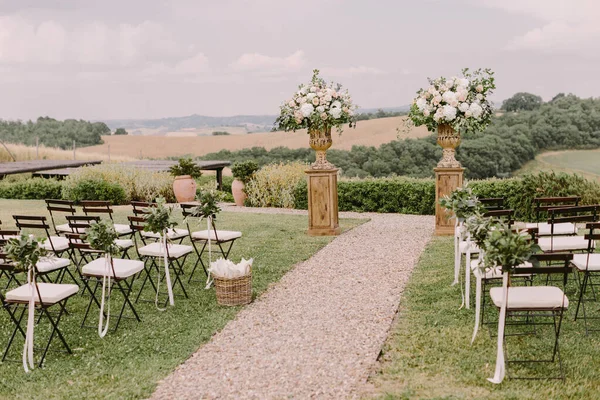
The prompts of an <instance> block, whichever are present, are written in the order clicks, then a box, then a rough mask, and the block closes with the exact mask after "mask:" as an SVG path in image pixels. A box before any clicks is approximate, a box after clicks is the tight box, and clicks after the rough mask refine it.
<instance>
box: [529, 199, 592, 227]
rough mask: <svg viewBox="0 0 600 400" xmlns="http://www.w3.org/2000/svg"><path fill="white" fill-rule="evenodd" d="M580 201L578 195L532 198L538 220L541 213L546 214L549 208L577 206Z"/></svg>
mask: <svg viewBox="0 0 600 400" xmlns="http://www.w3.org/2000/svg"><path fill="white" fill-rule="evenodd" d="M580 201H581V197H579V196H565V197H536V198H534V199H533V205H534V207H535V218H536V221H540V219H541V218H542V215H543V214H547V212H548V210H550V209H551V208H565V207H577V206H578V205H579V202H580Z"/></svg>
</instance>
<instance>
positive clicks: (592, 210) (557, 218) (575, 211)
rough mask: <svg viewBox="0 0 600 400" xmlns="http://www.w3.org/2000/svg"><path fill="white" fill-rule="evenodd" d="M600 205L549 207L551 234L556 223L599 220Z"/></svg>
mask: <svg viewBox="0 0 600 400" xmlns="http://www.w3.org/2000/svg"><path fill="white" fill-rule="evenodd" d="M599 207H600V205H598V204H594V205H589V206H568V207H554V208H549V209H548V223H549V224H550V225H551V234H553V233H554V225H555V224H561V223H568V222H570V223H573V224H576V223H578V222H580V223H587V222H597V221H598V208H599Z"/></svg>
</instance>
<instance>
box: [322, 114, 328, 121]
mask: <svg viewBox="0 0 600 400" xmlns="http://www.w3.org/2000/svg"><path fill="white" fill-rule="evenodd" d="M321 119H322V120H323V121H325V120H326V119H327V114H326V113H322V114H321Z"/></svg>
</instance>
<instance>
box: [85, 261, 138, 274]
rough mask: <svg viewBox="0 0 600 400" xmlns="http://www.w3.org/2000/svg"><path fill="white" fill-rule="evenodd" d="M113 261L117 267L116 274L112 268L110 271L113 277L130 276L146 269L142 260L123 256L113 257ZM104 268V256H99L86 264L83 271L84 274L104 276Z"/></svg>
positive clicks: (115, 267)
mask: <svg viewBox="0 0 600 400" xmlns="http://www.w3.org/2000/svg"><path fill="white" fill-rule="evenodd" d="M112 261H113V266H114V269H115V272H114V274H113V272H112V268H111V269H110V271H109V272H110V275H111V277H112V278H115V277H116V278H119V279H124V278H129V277H131V276H133V275H135V274H137V273H138V272H140V271H141V270H143V269H144V262H143V261H140V260H126V259H122V258H113V259H112ZM104 269H105V260H104V258H97V259H95V260H94V261H92V262H90V263H88V264H86V265H84V266H83V268H82V269H81V272H82V273H83V275H88V276H103V275H104Z"/></svg>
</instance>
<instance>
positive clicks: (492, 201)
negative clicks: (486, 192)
mask: <svg viewBox="0 0 600 400" xmlns="http://www.w3.org/2000/svg"><path fill="white" fill-rule="evenodd" d="M504 201H505V200H504V197H484V198H479V202H480V203H481V204H482V205H483V207H484V208H485V209H486V211H497V210H504V208H505V207H504Z"/></svg>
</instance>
